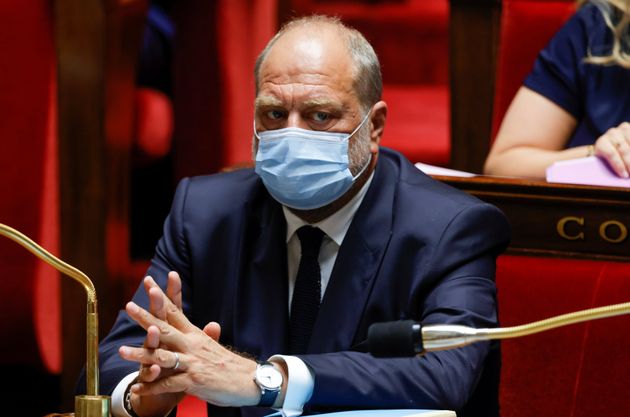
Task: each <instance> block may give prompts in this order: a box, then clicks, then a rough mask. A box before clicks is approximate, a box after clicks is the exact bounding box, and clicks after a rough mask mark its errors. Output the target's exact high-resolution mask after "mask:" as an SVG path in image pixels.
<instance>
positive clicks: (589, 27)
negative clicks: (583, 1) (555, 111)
mask: <svg viewBox="0 0 630 417" xmlns="http://www.w3.org/2000/svg"><path fill="white" fill-rule="evenodd" d="M612 43H613V36H612V32H611V31H610V29H608V27H607V26H606V23H605V21H604V18H603V16H602V13H601V11H600V10H599V9H598V8H597V7H596V6H594V5H592V4H587V5H585V6H584V7H582V8H581V9H580V10H578V11H577V12H576V13H575V14H574V15H573V16H572V17H571V19H569V21H568V22H567V23H566V24H565V25H564V26H563V27H562V28H561V29H560V31H559V32H558V33H557V34H556V35H555V36H554V37H553V39H552V40H551V41H550V42H549V44H548V45H547V46H546V47H545V49H543V50H542V51H541V52H540V54H539V55H538V58H537V60H536V62H535V64H534V68H533V70H532V72H531V73H530V74H529V75H528V77H527V78H526V79H525V82H524V85H525V86H526V87H528V88H530V89H532V90H534V91H536V92H537V93H540V94H542V95H543V96H545V97H547V98H548V99H550V100H551V101H553V102H554V103H556V104H557V105H558V106H560V107H562V108H563V109H564V110H566V111H567V112H569V113H570V114H571V115H573V117H575V118H576V119H577V121H578V125H577V128H576V129H575V131H574V132H573V135H572V136H571V138H570V140H569V142H568V143H567V145H566V147H567V148H571V147H575V146H581V145H588V144H592V143H595V141H596V140H597V138H598V137H599V136H601V135H602V134H603V133H604V132H606V131H607V130H608V129H610V128H611V127H616V126H618V125H619V124H621V123H622V122H624V121H629V120H630V70H628V69H625V68H622V67H620V66H617V65H608V66H605V65H598V64H590V63H587V62H584V58H585V57H587V56H588V55H589V51H590V54H591V55H593V56H602V55H609V53H610V50H611V46H612Z"/></svg>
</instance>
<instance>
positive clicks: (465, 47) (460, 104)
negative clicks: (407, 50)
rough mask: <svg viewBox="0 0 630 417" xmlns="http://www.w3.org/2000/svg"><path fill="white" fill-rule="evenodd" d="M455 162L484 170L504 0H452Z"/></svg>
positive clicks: (461, 167)
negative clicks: (500, 19) (502, 0)
mask: <svg viewBox="0 0 630 417" xmlns="http://www.w3.org/2000/svg"><path fill="white" fill-rule="evenodd" d="M450 6H451V21H450V24H449V25H450V62H451V64H450V67H451V70H450V76H451V163H450V165H451V167H453V168H455V169H459V170H464V171H469V172H477V173H481V172H482V169H483V163H484V161H485V158H486V155H487V154H488V150H489V147H490V132H491V127H492V103H493V100H494V78H495V67H496V51H497V41H498V33H499V18H500V10H501V2H500V0H451V1H450Z"/></svg>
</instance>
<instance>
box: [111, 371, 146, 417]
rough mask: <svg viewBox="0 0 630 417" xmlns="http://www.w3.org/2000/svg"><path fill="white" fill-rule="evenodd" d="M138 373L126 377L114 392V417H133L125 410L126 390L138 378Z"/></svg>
mask: <svg viewBox="0 0 630 417" xmlns="http://www.w3.org/2000/svg"><path fill="white" fill-rule="evenodd" d="M138 373H139V372H138V371H136V372H132V373H130V374H129V375H127V376H126V377H124V378H123V379H122V380H121V381H120V382H119V383H118V385H116V388H114V392H112V416H114V417H131V415H129V413H128V412H127V410H126V409H125V403H124V402H125V390H126V389H127V387H128V386H129V384H131V383H132V382H133V380H134V379H136V377H137V376H138Z"/></svg>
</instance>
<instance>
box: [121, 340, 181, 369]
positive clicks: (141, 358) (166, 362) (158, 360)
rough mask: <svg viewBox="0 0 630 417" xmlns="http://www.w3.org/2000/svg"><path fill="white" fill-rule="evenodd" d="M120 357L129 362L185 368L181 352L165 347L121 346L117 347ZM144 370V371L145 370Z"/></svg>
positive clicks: (165, 367) (169, 367)
mask: <svg viewBox="0 0 630 417" xmlns="http://www.w3.org/2000/svg"><path fill="white" fill-rule="evenodd" d="M118 353H119V354H120V357H121V358H123V359H125V360H127V361H131V362H138V363H141V364H144V365H148V366H147V367H149V366H152V365H157V366H158V367H160V368H163V369H175V368H177V370H185V367H184V365H183V360H182V359H181V357H182V355H183V354H181V353H176V352H171V351H169V350H165V349H145V348H138V347H132V346H121V347H120V348H119V349H118ZM145 372H146V371H145Z"/></svg>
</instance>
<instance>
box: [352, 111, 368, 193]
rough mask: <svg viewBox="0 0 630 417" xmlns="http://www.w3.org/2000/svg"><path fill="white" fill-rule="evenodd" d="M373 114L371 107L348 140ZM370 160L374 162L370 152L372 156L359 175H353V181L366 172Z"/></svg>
mask: <svg viewBox="0 0 630 417" xmlns="http://www.w3.org/2000/svg"><path fill="white" fill-rule="evenodd" d="M370 114H372V109H370V111H368V112H367V114H366V115H365V116H364V117H363V120H361V123H359V126H357V127H356V128H355V129H354V130H353V131H352V133H350V134H349V135H348V141H349V140H350V138H351V137H352V136H353V135H354V134H355V133H357V132H358V130H359V129H361V127H363V124H364V123H365V121H366V120H367V119H368V116H369V115H370ZM370 162H372V155H371V154H370V157H369V158H368V160H367V162H366V163H365V164H364V165H363V168H361V170H360V171H359V172H358V173H357V175H354V176H353V177H352V181H353V182H354V181H356V180H357V178H359V177H360V176H361V174H363V173H364V172H365V170H366V169H367V167H368V166H369V165H370Z"/></svg>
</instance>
